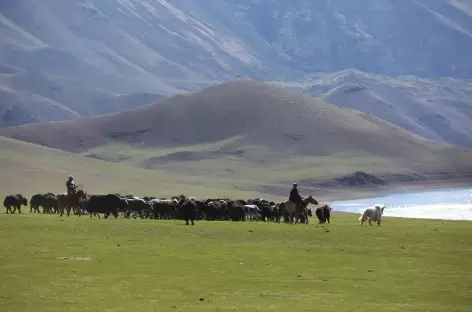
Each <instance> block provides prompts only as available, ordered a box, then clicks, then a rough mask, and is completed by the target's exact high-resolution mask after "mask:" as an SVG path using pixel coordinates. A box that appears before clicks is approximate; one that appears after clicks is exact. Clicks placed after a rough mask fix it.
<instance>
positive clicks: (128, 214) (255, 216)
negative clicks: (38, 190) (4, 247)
mask: <svg viewBox="0 0 472 312" xmlns="http://www.w3.org/2000/svg"><path fill="white" fill-rule="evenodd" d="M29 204H30V213H31V212H33V213H40V209H39V208H42V209H43V213H47V214H59V215H60V216H61V217H62V216H63V215H64V213H66V214H67V216H69V215H70V213H71V212H72V213H73V214H75V215H78V216H81V215H87V214H88V215H89V216H90V218H92V217H93V216H96V217H98V218H100V214H103V215H104V217H105V218H108V217H109V216H110V215H113V216H114V217H115V218H118V216H119V215H122V216H123V217H124V218H138V217H139V218H141V219H167V220H171V219H174V220H185V222H186V224H187V225H188V224H189V221H190V222H191V224H192V225H194V221H195V220H208V221H247V220H250V221H264V222H277V223H280V222H281V220H283V222H285V223H305V224H308V221H309V217H311V216H312V210H311V209H310V208H308V205H309V204H313V205H318V201H316V199H314V198H313V197H312V196H311V195H310V196H308V197H305V198H302V203H301V205H300V206H296V205H294V203H293V202H290V201H282V202H279V203H275V202H271V201H267V200H264V199H249V200H242V199H239V200H232V199H228V198H224V199H220V198H208V199H205V200H198V199H196V198H195V197H186V196H184V195H180V196H174V197H172V198H169V199H166V198H156V197H143V198H139V197H136V196H133V195H127V196H121V195H119V194H108V195H88V194H87V193H86V192H84V191H83V190H79V191H77V192H76V193H75V194H65V193H63V194H57V195H56V194H53V193H46V194H34V195H33V196H32V197H31V199H30V201H29ZM3 205H4V206H5V209H6V213H7V214H8V213H15V212H16V210H18V212H19V213H21V206H26V207H27V206H28V200H27V199H26V198H25V197H24V196H22V195H21V194H16V195H8V196H7V197H5V200H4V202H3ZM384 209H385V205H374V206H372V207H368V208H367V209H365V211H364V212H363V213H362V215H361V216H360V217H359V221H360V225H362V224H363V223H364V222H365V221H368V222H369V224H370V225H372V222H375V223H377V225H379V226H380V223H381V221H382V215H383V212H384ZM331 210H332V208H331V207H329V206H328V205H318V207H317V208H316V210H315V215H316V217H317V218H318V221H319V223H320V224H323V223H326V222H328V223H330V217H331Z"/></svg>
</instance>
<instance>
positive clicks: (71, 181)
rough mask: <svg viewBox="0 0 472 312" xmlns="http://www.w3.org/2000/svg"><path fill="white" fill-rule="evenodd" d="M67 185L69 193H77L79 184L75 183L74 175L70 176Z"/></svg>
mask: <svg viewBox="0 0 472 312" xmlns="http://www.w3.org/2000/svg"><path fill="white" fill-rule="evenodd" d="M66 187H67V194H75V191H76V188H77V186H76V185H75V182H74V177H73V176H69V179H68V180H67V182H66Z"/></svg>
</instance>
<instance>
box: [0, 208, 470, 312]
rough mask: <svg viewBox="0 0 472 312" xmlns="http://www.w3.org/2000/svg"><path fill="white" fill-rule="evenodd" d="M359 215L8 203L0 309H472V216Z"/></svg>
mask: <svg viewBox="0 0 472 312" xmlns="http://www.w3.org/2000/svg"><path fill="white" fill-rule="evenodd" d="M357 218H358V215H352V214H345V213H333V216H332V222H333V223H332V224H330V225H325V226H319V225H317V224H316V223H314V222H312V223H311V224H309V225H286V224H272V223H267V224H264V223H251V222H245V223H231V222H197V223H196V225H195V226H193V227H192V226H184V225H182V224H183V222H181V221H151V220H125V219H119V220H104V219H101V220H98V219H92V220H90V219H89V218H88V217H85V218H84V217H82V218H79V217H70V218H60V217H58V216H45V215H30V214H24V215H18V214H15V215H5V214H1V215H0V228H1V229H2V230H1V231H0V246H2V247H1V248H2V252H1V253H0V276H1V281H2V282H1V283H0V311H15V312H19V311H28V312H29V311H35V312H40V311H48V312H49V311H143V312H144V311H376V312H377V311H421V312H423V311H438V312H439V311H440V312H444V311H470V303H471V302H472V293H471V292H470V285H472V274H471V271H470V259H471V257H472V236H471V235H470V231H471V229H472V223H469V222H445V223H443V222H442V221H434V220H414V219H399V218H385V219H384V221H383V226H382V227H380V228H379V227H377V226H373V227H370V226H364V227H360V226H359V225H358V222H357ZM61 257H89V258H90V259H89V260H85V261H84V260H65V259H60V258H61ZM200 298H202V301H201V300H200Z"/></svg>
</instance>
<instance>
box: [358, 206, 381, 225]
mask: <svg viewBox="0 0 472 312" xmlns="http://www.w3.org/2000/svg"><path fill="white" fill-rule="evenodd" d="M385 207H386V206H385V205H379V204H377V205H374V206H373V207H368V208H367V209H366V210H365V211H364V212H363V213H362V215H361V216H360V217H359V221H361V223H360V225H362V224H363V223H364V221H366V220H369V224H370V225H371V226H372V221H374V222H377V224H378V226H380V222H382V215H383V212H384V209H385Z"/></svg>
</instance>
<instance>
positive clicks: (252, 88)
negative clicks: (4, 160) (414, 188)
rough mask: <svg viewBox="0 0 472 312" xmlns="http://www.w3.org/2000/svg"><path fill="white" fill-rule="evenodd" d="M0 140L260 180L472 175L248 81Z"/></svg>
mask: <svg viewBox="0 0 472 312" xmlns="http://www.w3.org/2000/svg"><path fill="white" fill-rule="evenodd" d="M0 135H3V136H7V137H11V138H14V139H18V140H24V141H28V142H32V143H35V144H40V145H45V146H50V147H54V148H59V149H63V150H66V151H71V152H76V153H84V154H86V155H89V156H91V157H94V158H101V159H105V160H111V161H118V162H120V161H123V162H131V163H133V164H134V165H137V166H140V167H146V168H161V169H167V170H171V171H172V170H173V171H177V172H180V173H191V174H194V175H197V176H198V175H201V174H205V175H206V174H214V175H217V176H219V177H225V178H241V179H244V178H248V177H249V179H252V178H254V179H256V178H257V179H258V180H259V181H286V180H285V179H300V178H305V179H315V178H316V179H319V178H322V177H323V178H329V177H333V176H335V175H341V174H347V173H350V172H355V171H358V170H363V171H367V172H369V173H393V172H395V173H396V172H400V171H403V172H416V171H419V172H441V173H451V172H457V171H465V172H469V171H472V170H470V169H472V153H470V152H468V151H465V150H463V149H460V148H457V147H454V146H451V145H444V144H439V143H436V142H434V141H431V140H426V139H423V138H421V137H419V136H417V135H414V134H412V133H410V132H408V131H406V130H404V129H401V128H399V127H397V126H394V125H392V124H390V123H388V122H385V121H381V120H379V119H377V118H375V117H373V116H371V115H368V114H363V113H360V112H359V111H355V110H351V109H347V108H340V107H337V106H335V105H332V104H327V103H326V102H324V101H321V100H316V99H313V98H311V97H308V96H304V95H301V94H298V93H295V92H293V91H290V90H288V89H285V88H282V87H279V86H276V85H271V84H263V83H259V82H255V81H250V80H242V79H241V80H235V81H232V82H230V83H226V84H222V85H218V86H215V87H211V88H207V89H204V90H203V91H201V92H199V93H190V94H182V95H177V96H174V97H172V98H170V99H167V100H163V101H160V102H158V103H157V104H154V105H148V106H145V107H140V108H136V109H133V110H128V111H124V112H120V113H114V114H108V115H103V116H96V117H86V118H80V119H76V120H72V121H66V122H55V123H47V124H29V125H24V126H18V127H11V128H6V129H0ZM113 146H115V148H114V147H113ZM138 159H139V160H138ZM244 172H246V174H243V173H244Z"/></svg>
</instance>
